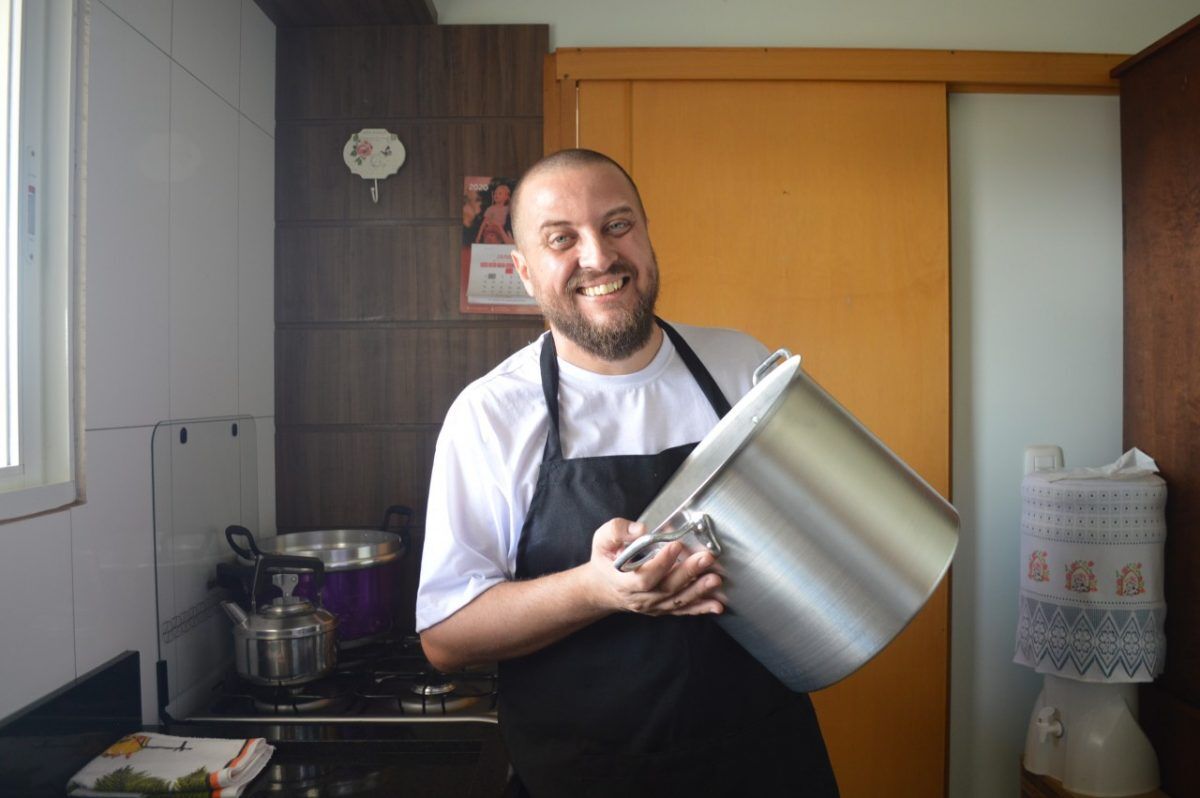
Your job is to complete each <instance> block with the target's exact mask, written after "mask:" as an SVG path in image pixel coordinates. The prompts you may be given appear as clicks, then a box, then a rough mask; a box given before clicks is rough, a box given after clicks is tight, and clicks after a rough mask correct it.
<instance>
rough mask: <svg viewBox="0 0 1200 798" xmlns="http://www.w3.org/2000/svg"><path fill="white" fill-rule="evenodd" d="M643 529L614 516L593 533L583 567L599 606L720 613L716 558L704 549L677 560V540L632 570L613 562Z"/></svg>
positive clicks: (658, 612)
mask: <svg viewBox="0 0 1200 798" xmlns="http://www.w3.org/2000/svg"><path fill="white" fill-rule="evenodd" d="M645 531H646V528H645V525H644V524H640V523H637V522H634V521H628V520H626V519H624V518H614V519H612V520H611V521H609V522H608V523H606V524H604V525H603V526H601V527H600V528H599V529H597V530H596V533H595V534H594V535H593V536H592V558H591V560H590V561H589V562H588V564H587V566H586V567H587V568H588V569H589V571H590V576H591V577H592V579H593V580H594V585H595V590H596V596H597V600H598V601H599V602H600V604H601V606H603V607H605V608H606V609H611V610H615V611H625V612H636V613H639V614H642V615H702V614H713V613H720V612H722V611H723V610H724V608H725V607H724V605H723V604H722V603H721V602H720V600H719V599H717V598H716V597H715V595H714V593H715V591H717V590H718V589H719V588H720V586H721V577H720V576H719V575H717V574H715V573H712V572H710V571H709V569H710V568H712V567H713V563H714V559H713V556H712V555H711V554H709V553H708V552H707V551H700V552H695V553H693V554H690V555H689V556H687V557H686V558H683V559H681V558H680V555H681V554H683V546H682V545H681V544H680V543H679V542H678V541H675V542H671V543H668V544H667V545H665V546H663V547H662V548H661V549H660V550H659V551H658V552H657V553H656V554H655V555H654V556H653V557H651V558H650V559H648V560H646V561H645V562H644V563H642V564H641V565H640V566H638V568H637V570H635V571H630V572H628V573H624V572H621V571H619V570H617V569H616V568H614V567H613V561H614V560H615V559H616V557H617V555H618V554H620V553H621V550H622V549H624V548H625V547H626V546H628V545H629V544H630V543H632V542H633V541H634V540H636V539H637V538H638V537H640V536H641V535H642V534H643V533H645Z"/></svg>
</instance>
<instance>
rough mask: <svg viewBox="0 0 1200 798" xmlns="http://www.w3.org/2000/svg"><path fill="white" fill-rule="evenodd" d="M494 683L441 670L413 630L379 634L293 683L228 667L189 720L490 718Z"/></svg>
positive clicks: (479, 672) (482, 672)
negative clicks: (274, 683) (324, 671)
mask: <svg viewBox="0 0 1200 798" xmlns="http://www.w3.org/2000/svg"><path fill="white" fill-rule="evenodd" d="M356 642H357V641H356ZM496 688H497V684H496V672H495V670H494V669H491V668H480V669H474V670H464V671H459V672H456V673H443V672H441V671H438V670H436V669H434V668H433V667H432V666H431V665H430V664H429V662H428V661H427V660H426V659H425V656H424V654H423V653H422V651H421V644H420V639H419V638H417V637H416V636H385V637H383V638H377V639H372V640H368V641H367V642H366V643H365V644H358V645H355V646H353V647H348V646H345V645H343V646H342V647H341V648H340V649H339V651H338V657H337V665H336V667H335V668H334V670H333V671H332V672H331V673H330V674H328V675H326V676H324V677H322V678H320V679H317V680H315V681H312V682H308V683H307V684H303V685H299V686H295V687H282V686H280V687H271V686H263V685H257V684H251V683H249V682H247V681H246V680H244V679H243V678H241V677H240V676H238V675H237V674H236V673H234V672H230V673H228V674H226V675H225V676H224V678H222V679H221V681H219V682H218V683H217V684H216V686H215V687H214V688H213V690H212V692H211V694H210V697H209V700H208V702H207V704H206V705H205V706H203V707H202V708H201V709H200V710H199V711H197V712H194V713H192V714H191V715H190V716H189V720H194V721H198V720H223V721H229V722H259V721H271V722H275V723H296V722H300V723H303V722H306V721H321V722H331V721H335V722H341V723H350V724H372V723H389V722H396V723H403V722H420V721H431V720H442V721H449V720H459V721H463V722H475V723H490V724H494V723H495V722H496Z"/></svg>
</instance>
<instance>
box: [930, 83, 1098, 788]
mask: <svg viewBox="0 0 1200 798" xmlns="http://www.w3.org/2000/svg"><path fill="white" fill-rule="evenodd" d="M1118 114H1119V100H1118V99H1117V98H1115V97H1051V96H1016V95H1014V96H1004V95H986V94H975V95H960V96H952V97H951V98H950V175H951V178H950V196H951V198H952V219H951V236H950V238H951V254H950V257H951V296H952V299H951V304H952V313H953V324H952V330H951V340H952V345H953V355H952V359H953V360H952V367H951V368H952V375H953V376H952V388H951V391H952V416H953V433H952V438H953V474H952V481H953V485H954V495H953V500H954V504H955V506H956V507H957V508H958V510H959V513H960V514H961V516H962V522H963V531H962V538H961V544H960V546H959V550H958V554H957V556H956V558H955V562H954V572H953V573H954V575H953V580H954V581H953V597H952V600H953V604H952V611H951V612H952V656H951V671H950V673H951V711H950V727H951V736H950V761H951V769H950V774H951V795H952V796H964V798H965V797H966V796H972V797H973V796H979V797H980V798H990V797H991V796H995V798H1000V796H1011V795H1015V794H1017V792H1018V785H1017V770H1016V766H1015V763H1016V762H1017V760H1018V757H1019V756H1020V753H1021V750H1022V746H1023V744H1024V731H1025V724H1026V722H1027V721H1028V719H1029V712H1030V710H1031V709H1032V707H1033V701H1034V698H1035V697H1036V695H1037V691H1038V689H1039V688H1040V685H1041V677H1039V676H1037V675H1036V674H1034V673H1033V671H1032V670H1029V669H1027V668H1023V667H1020V666H1017V665H1015V664H1013V662H1012V655H1013V641H1014V638H1015V636H1016V623H1017V585H1018V577H1019V570H1018V547H1019V533H1020V512H1021V494H1020V484H1021V477H1022V473H1023V471H1022V469H1023V457H1024V455H1023V453H1024V447H1025V446H1026V445H1027V444H1032V443H1055V444H1058V445H1060V446H1062V447H1063V450H1064V452H1065V456H1066V461H1067V464H1068V465H1076V466H1083V465H1102V464H1104V463H1108V462H1111V461H1112V460H1114V459H1116V457H1117V455H1119V454H1120V453H1121V452H1120V446H1121V391H1122V298H1121V283H1122V276H1121V268H1122V267H1121V173H1120V155H1121V152H1120V130H1119V118H1118Z"/></svg>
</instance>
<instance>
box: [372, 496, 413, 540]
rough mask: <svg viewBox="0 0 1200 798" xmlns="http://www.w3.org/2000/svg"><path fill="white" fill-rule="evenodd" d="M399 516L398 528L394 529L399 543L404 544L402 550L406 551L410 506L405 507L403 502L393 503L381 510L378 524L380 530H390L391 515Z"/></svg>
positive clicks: (409, 524)
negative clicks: (380, 521)
mask: <svg viewBox="0 0 1200 798" xmlns="http://www.w3.org/2000/svg"><path fill="white" fill-rule="evenodd" d="M397 515H398V516H400V524H401V526H400V528H399V529H397V530H396V534H398V535H399V536H400V543H401V544H403V545H404V550H405V551H408V550H409V549H410V548H411V546H410V545H409V542H410V540H409V533H408V530H409V529H410V528H411V527H412V517H413V511H412V508H411V507H406V506H405V505H403V504H393V505H392V506H391V507H389V508H387V509H386V510H384V511H383V522H382V523H380V524H379V530H380V531H381V532H391V531H392V516H397Z"/></svg>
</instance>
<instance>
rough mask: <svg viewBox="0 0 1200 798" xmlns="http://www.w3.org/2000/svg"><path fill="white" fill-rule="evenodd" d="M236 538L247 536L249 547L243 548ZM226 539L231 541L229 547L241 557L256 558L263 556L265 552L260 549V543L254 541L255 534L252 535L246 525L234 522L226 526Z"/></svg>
mask: <svg viewBox="0 0 1200 798" xmlns="http://www.w3.org/2000/svg"><path fill="white" fill-rule="evenodd" d="M234 538H245V539H246V544H247V548H245V549H243V548H242V547H241V546H239V545H238V544H236V543H234V542H233V539H234ZM225 539H226V540H227V541H229V548H231V549H233V550H234V551H235V552H237V555H238V556H239V557H242V558H244V559H247V560H256V559H258V558H259V557H261V556H263V553H262V552H261V551H259V550H258V544H257V543H255V542H254V535H251V534H250V530H249V529H246V527H244V526H238V525H237V524H233V525H232V526H227V527H225Z"/></svg>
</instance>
